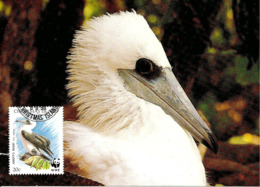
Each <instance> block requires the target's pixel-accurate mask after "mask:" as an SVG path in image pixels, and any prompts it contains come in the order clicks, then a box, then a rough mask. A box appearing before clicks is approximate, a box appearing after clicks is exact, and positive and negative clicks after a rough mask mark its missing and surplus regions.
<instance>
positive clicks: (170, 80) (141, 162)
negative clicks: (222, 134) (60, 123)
mask: <svg viewBox="0 0 260 187" xmlns="http://www.w3.org/2000/svg"><path fill="white" fill-rule="evenodd" d="M68 59H69V61H68V73H69V76H68V80H69V83H68V86H67V88H68V89H69V96H70V97H72V101H73V103H74V105H75V106H76V107H77V110H78V116H79V117H78V120H77V122H72V121H66V122H65V124H64V142H65V143H64V147H65V150H64V156H65V160H66V165H65V167H66V170H67V171H70V172H73V173H76V174H78V175H81V176H83V177H86V178H89V179H92V180H95V181H98V182H100V183H102V184H104V185H206V184H207V182H206V174H205V169H204V166H203V164H202V161H201V156H200V154H199V151H198V148H197V146H196V143H195V141H194V139H193V138H192V136H193V137H194V138H195V139H196V140H197V141H199V142H202V143H203V144H205V145H206V146H207V147H209V148H210V149H211V150H213V151H214V152H215V153H216V152H217V143H216V141H215V138H214V136H213V134H212V133H211V131H210V129H209V128H208V126H207V125H206V123H205V122H204V121H203V120H202V119H201V117H200V116H199V114H198V113H197V111H196V109H195V108H194V107H193V105H192V103H191V102H190V100H189V99H188V97H187V96H186V94H185V92H184V91H183V89H182V87H181V86H180V84H179V83H178V81H177V79H176V78H175V76H174V74H173V73H172V69H171V66H170V63H169V61H168V59H167V57H166V54H165V52H164V50H163V47H162V45H161V43H160V42H159V40H158V39H157V38H156V36H155V35H154V33H153V32H152V30H151V29H150V27H149V26H148V24H147V22H146V21H145V19H144V18H143V17H142V16H141V15H138V14H137V13H135V12H120V13H117V14H112V15H109V14H108V15H104V16H101V17H98V18H94V19H92V20H90V21H89V22H88V23H87V25H86V26H83V28H82V29H81V30H80V31H77V33H76V35H75V39H74V41H73V48H72V50H71V54H70V55H69V57H68ZM187 68H188V67H187Z"/></svg>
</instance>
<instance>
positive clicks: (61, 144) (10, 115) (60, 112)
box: [8, 106, 64, 175]
mask: <svg viewBox="0 0 260 187" xmlns="http://www.w3.org/2000/svg"><path fill="white" fill-rule="evenodd" d="M19 107H25V108H29V107H32V106H19ZM34 107H37V108H38V107H46V108H50V107H59V111H58V112H57V113H59V115H60V116H61V119H60V120H61V122H62V123H61V124H60V131H59V139H58V143H59V147H58V149H59V154H58V155H59V157H60V161H61V162H60V166H61V167H60V171H59V172H51V171H50V172H39V171H40V170H38V171H35V168H31V169H32V170H31V171H28V169H27V171H26V172H16V173H14V172H12V170H11V169H12V163H11V162H12V159H13V156H12V153H13V152H12V150H13V149H14V152H15V151H16V147H17V145H14V148H13V147H12V143H14V142H15V141H16V142H17V141H18V140H17V139H18V137H16V139H15V141H14V142H13V140H14V139H13V138H14V136H16V135H17V132H15V135H14V134H13V131H12V130H13V128H15V127H14V126H13V124H11V123H12V122H13V120H12V119H11V118H12V111H14V110H15V109H17V108H18V107H16V106H10V107H9V108H8V117H9V118H8V122H9V125H8V142H9V147H8V153H9V159H8V161H9V175H62V174H64V155H63V148H64V145H63V138H64V134H63V123H64V109H63V107H62V106H34ZM55 115H56V114H55ZM23 117H24V116H23ZM57 128H58V125H57ZM16 130H17V129H16ZM17 149H18V148H17ZM52 162H53V160H52ZM28 167H29V168H30V166H29V165H28ZM51 167H52V166H51Z"/></svg>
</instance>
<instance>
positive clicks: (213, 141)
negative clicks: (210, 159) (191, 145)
mask: <svg viewBox="0 0 260 187" xmlns="http://www.w3.org/2000/svg"><path fill="white" fill-rule="evenodd" d="M208 136H209V139H210V143H209V142H207V141H206V140H203V141H202V143H203V144H204V145H205V146H207V147H208V148H209V149H210V150H211V151H212V152H213V153H215V154H217V153H218V143H217V140H216V138H215V136H214V135H213V134H211V133H208Z"/></svg>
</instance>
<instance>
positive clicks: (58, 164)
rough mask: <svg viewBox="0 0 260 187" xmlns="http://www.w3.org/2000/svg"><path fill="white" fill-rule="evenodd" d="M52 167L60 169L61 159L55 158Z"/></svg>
mask: <svg viewBox="0 0 260 187" xmlns="http://www.w3.org/2000/svg"><path fill="white" fill-rule="evenodd" d="M51 166H52V167H55V168H58V167H60V159H59V158H58V159H57V158H54V159H53V160H52V161H51Z"/></svg>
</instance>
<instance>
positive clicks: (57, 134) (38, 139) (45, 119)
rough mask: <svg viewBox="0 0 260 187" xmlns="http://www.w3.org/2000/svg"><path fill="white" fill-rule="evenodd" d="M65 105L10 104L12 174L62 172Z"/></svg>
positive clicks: (10, 167) (10, 158) (10, 171)
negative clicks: (26, 105) (12, 105)
mask: <svg viewBox="0 0 260 187" xmlns="http://www.w3.org/2000/svg"><path fill="white" fill-rule="evenodd" d="M63 163H64V161H63V107H59V106H33V107H25V106H22V107H9V174H10V175H16V174H19V175H21V174H36V175H37V174H63V173H64V164H63Z"/></svg>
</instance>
